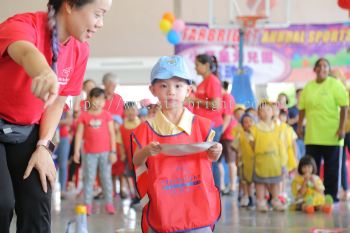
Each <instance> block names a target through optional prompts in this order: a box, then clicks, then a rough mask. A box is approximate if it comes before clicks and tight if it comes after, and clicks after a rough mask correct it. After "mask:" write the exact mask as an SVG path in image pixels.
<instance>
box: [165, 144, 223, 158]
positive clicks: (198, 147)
mask: <svg viewBox="0 0 350 233" xmlns="http://www.w3.org/2000/svg"><path fill="white" fill-rule="evenodd" d="M215 143H216V142H203V143H195V144H160V147H161V153H163V154H166V155H173V156H181V155H187V154H194V153H199V152H203V151H206V150H208V149H209V148H210V147H212V146H213V145H214V144H215Z"/></svg>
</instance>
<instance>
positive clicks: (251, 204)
mask: <svg viewBox="0 0 350 233" xmlns="http://www.w3.org/2000/svg"><path fill="white" fill-rule="evenodd" d="M248 199H249V204H248V207H253V206H254V201H253V197H252V196H249V197H248Z"/></svg>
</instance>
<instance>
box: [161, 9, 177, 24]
mask: <svg viewBox="0 0 350 233" xmlns="http://www.w3.org/2000/svg"><path fill="white" fill-rule="evenodd" d="M163 19H166V20H168V21H169V22H171V23H173V22H174V21H175V16H174V15H173V13H171V12H165V13H164V15H163Z"/></svg>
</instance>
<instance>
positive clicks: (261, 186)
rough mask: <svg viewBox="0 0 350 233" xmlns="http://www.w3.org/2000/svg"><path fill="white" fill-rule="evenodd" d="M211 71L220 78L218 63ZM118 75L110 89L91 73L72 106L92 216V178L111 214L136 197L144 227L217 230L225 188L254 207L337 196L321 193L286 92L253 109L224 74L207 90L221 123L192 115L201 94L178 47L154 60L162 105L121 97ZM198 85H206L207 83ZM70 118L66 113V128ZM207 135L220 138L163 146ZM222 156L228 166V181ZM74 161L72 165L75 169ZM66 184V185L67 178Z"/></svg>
mask: <svg viewBox="0 0 350 233" xmlns="http://www.w3.org/2000/svg"><path fill="white" fill-rule="evenodd" d="M207 57H208V56H207ZM207 57H204V58H205V59H207ZM201 59H203V57H201ZM198 63H199V64H197V66H199V68H198V67H197V72H198V73H200V72H202V73H203V76H205V74H204V73H206V71H205V66H203V67H202V65H201V63H200V62H199V61H198ZM204 63H205V62H204ZM208 67H211V66H209V65H208ZM201 69H203V70H201ZM207 75H209V78H210V79H216V78H217V77H216V76H215V75H214V74H213V73H212V72H209V73H208V74H207ZM210 79H206V81H205V82H209V80H210ZM116 82H117V81H116V79H115V76H114V75H113V74H111V73H109V74H107V75H106V76H105V77H104V79H103V83H104V85H105V90H103V89H101V88H98V87H95V84H94V82H93V81H91V80H87V81H85V83H84V92H85V93H86V99H85V100H82V101H81V102H80V104H76V105H75V107H74V110H75V112H74V119H75V121H74V122H75V123H73V124H72V125H71V127H70V128H71V132H72V135H73V137H72V139H73V142H72V148H73V149H71V153H70V154H72V157H73V160H74V162H75V164H79V163H80V162H82V164H83V166H82V167H83V169H82V170H83V177H84V178H83V192H84V204H85V205H86V206H87V213H88V214H89V215H91V214H92V213H93V211H92V200H93V188H94V185H97V186H98V185H99V184H100V183H101V185H102V187H103V196H104V198H105V209H106V211H107V213H109V214H114V213H115V209H114V206H113V197H114V196H117V193H119V195H120V198H122V199H124V198H130V199H132V205H133V204H136V203H141V205H142V207H143V211H142V213H143V217H142V220H143V221H142V228H143V230H144V232H147V231H148V232H173V231H183V230H186V232H212V229H213V226H214V224H215V223H216V221H217V220H218V218H219V215H220V193H221V195H229V196H232V197H237V196H238V200H239V203H238V204H239V205H240V206H241V207H242V208H244V207H250V208H252V207H255V209H256V210H257V211H261V212H267V211H268V210H269V209H273V210H275V211H285V210H286V209H287V208H288V206H289V205H288V204H290V206H291V207H293V208H294V207H295V209H298V210H303V211H305V212H310V211H309V210H310V206H311V207H312V209H313V210H324V211H325V212H327V211H328V212H329V209H330V208H328V209H327V208H326V206H327V204H329V203H331V200H332V198H331V197H330V196H325V195H324V190H325V188H324V185H323V183H322V180H321V179H320V177H318V176H317V175H316V174H317V168H316V165H315V161H314V160H313V158H312V157H310V156H304V155H303V154H300V153H301V152H300V151H301V150H300V145H298V143H297V142H298V140H299V139H300V138H298V136H297V134H296V132H295V129H294V128H293V126H294V124H295V123H296V122H295V121H291V119H292V120H293V117H295V116H291V115H290V112H288V109H287V104H288V97H287V96H286V95H285V94H283V93H282V94H281V95H279V97H278V100H277V102H271V101H269V100H262V101H260V103H259V104H258V106H257V108H253V107H251V106H250V107H249V108H247V107H246V106H244V105H240V104H235V103H234V99H233V97H232V96H231V95H230V94H229V93H228V83H227V82H223V84H222V91H221V95H222V96H221V98H218V97H217V93H212V96H213V99H209V103H211V104H215V103H216V101H218V100H220V101H222V104H220V106H221V107H218V105H217V106H216V107H217V108H216V110H217V111H220V112H221V115H220V117H221V119H220V120H218V119H216V120H217V121H218V122H221V123H222V124H221V125H220V124H214V125H212V124H211V122H210V121H211V120H212V119H211V118H209V119H205V117H202V116H198V115H196V114H195V113H196V111H197V112H198V110H196V107H199V106H200V104H199V103H198V106H196V105H195V104H193V101H194V100H196V98H197V100H198V98H199V97H198V96H200V95H197V94H196V92H195V91H194V88H192V87H191V85H192V86H193V84H194V83H193V82H192V78H191V77H190V75H189V73H188V70H187V67H186V64H185V62H184V59H183V58H182V57H181V56H172V57H162V58H160V60H159V61H158V63H157V64H156V65H155V66H154V68H153V70H152V73H151V84H150V91H151V93H152V94H153V95H154V96H155V97H157V98H158V103H157V104H152V103H150V101H149V100H142V101H140V102H139V103H137V102H126V103H124V101H123V100H122V99H121V97H120V96H119V95H117V94H113V92H114V89H115V86H116ZM210 82H213V83H216V81H215V82H214V81H210ZM200 85H201V86H200V88H199V89H200V90H201V89H205V88H206V87H203V85H204V84H200ZM205 85H206V84H205ZM298 92H300V90H298ZM205 94H208V93H207V92H203V93H202V94H201V95H203V96H204V95H205ZM214 96H215V97H214ZM210 101H212V102H210ZM191 103H192V104H191ZM206 104H207V105H208V103H206ZM202 105H203V103H202V104H201V107H203V106H202ZM204 105H205V104H204ZM77 106H79V107H78V108H77ZM121 106H122V107H124V108H123V109H121ZM116 109H117V110H116ZM78 110H79V111H78ZM202 111H203V110H202ZM211 114H212V113H211ZM212 116H214V115H213V114H212ZM217 117H218V116H216V115H215V118H217ZM69 122H70V121H68V122H67V121H64V120H62V124H61V125H62V126H64V130H65V131H67V127H68V126H67V125H68V124H69ZM219 128H220V130H218V129H219ZM61 130H62V129H61ZM221 132H223V133H222V134H221ZM218 134H219V135H218ZM65 135H66V134H65ZM66 136H67V135H66ZM215 138H220V140H218V139H215ZM210 141H217V142H216V143H213V144H211V147H209V148H207V150H204V151H201V152H198V153H192V154H188V155H182V156H169V155H167V154H164V153H163V152H162V144H195V143H204V142H210ZM218 141H220V143H219V142H218ZM61 143H65V141H64V140H62V141H61ZM59 156H61V155H59ZM80 157H81V158H80ZM299 159H300V161H299ZM65 161H67V159H65ZM216 161H218V162H217V163H218V172H219V174H220V179H219V185H218V184H217V183H216V182H215V183H214V176H215V174H214V173H215V172H214V173H213V171H214V170H213V168H212V166H211V164H212V163H215V162H216ZM223 161H225V162H226V163H227V165H228V169H227V170H228V171H229V178H230V179H229V180H230V182H228V183H227V182H225V179H224V177H225V175H224V173H225V169H224V164H223ZM72 164H74V163H72ZM61 170H62V171H61ZM66 170H67V169H66ZM68 170H72V171H73V173H74V170H75V169H74V167H72V166H71V167H70V169H68ZM72 171H70V173H69V176H68V177H69V181H70V182H68V186H70V185H71V181H72V179H71V177H72ZM98 171H99V175H98V177H97V178H96V174H97V173H98ZM208 171H210V172H208ZM60 172H65V171H64V169H60ZM66 172H67V171H66ZM213 174H214V175H213ZM62 179H66V175H62ZM117 180H118V181H119V184H120V189H117V187H116V183H117ZM62 184H63V186H64V187H63V188H62V191H65V188H66V187H65V186H66V185H65V182H62ZM215 185H216V186H217V188H216V187H215ZM204 190H206V191H205V192H204ZM179 205H181V208H178V206H179ZM328 207H329V206H328ZM170 215H171V216H172V218H169V216H170ZM186 216H197V218H194V219H193V218H192V219H188V218H187V217H186ZM174 218H175V220H173V219H174Z"/></svg>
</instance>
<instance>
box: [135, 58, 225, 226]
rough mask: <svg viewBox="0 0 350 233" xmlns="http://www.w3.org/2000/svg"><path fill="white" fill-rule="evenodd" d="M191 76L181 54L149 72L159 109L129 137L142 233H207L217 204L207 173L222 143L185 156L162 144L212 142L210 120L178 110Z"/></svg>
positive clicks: (218, 207) (163, 60)
mask: <svg viewBox="0 0 350 233" xmlns="http://www.w3.org/2000/svg"><path fill="white" fill-rule="evenodd" d="M190 84H191V77H190V75H189V72H188V68H187V65H186V63H185V61H184V59H183V57H181V56H171V57H161V58H160V59H159V61H158V62H157V64H156V65H155V66H154V67H153V69H152V72H151V85H150V87H149V89H150V91H151V92H152V94H153V95H154V96H155V97H157V98H158V100H159V103H160V106H161V108H160V111H157V113H156V115H155V117H154V118H152V119H149V120H147V121H146V122H144V123H142V124H141V125H140V126H139V127H138V128H137V129H136V130H135V131H134V134H133V135H132V142H133V150H134V153H133V162H134V166H135V173H136V179H137V188H138V193H139V195H140V198H141V204H142V205H143V216H142V230H143V232H149V233H152V232H201V233H204V232H212V228H213V226H214V224H215V223H216V222H217V221H218V219H219V216H220V212H221V204H220V194H219V191H218V189H217V188H216V187H215V184H214V179H213V175H212V171H211V163H212V161H217V160H218V158H219V157H220V155H221V152H222V145H221V144H220V143H215V144H213V145H211V146H210V147H209V148H207V149H204V150H202V151H198V152H192V153H190V154H186V155H178V156H171V155H170V154H166V152H163V149H162V146H163V144H175V145H182V144H197V143H203V142H207V141H212V139H213V137H214V135H215V132H214V131H213V130H212V123H211V121H210V120H208V119H205V118H202V117H200V116H196V115H194V114H193V113H191V112H190V111H189V110H188V109H187V108H185V107H184V105H183V103H184V101H185V98H186V97H187V96H188V95H189V94H190V91H191V86H190Z"/></svg>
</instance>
